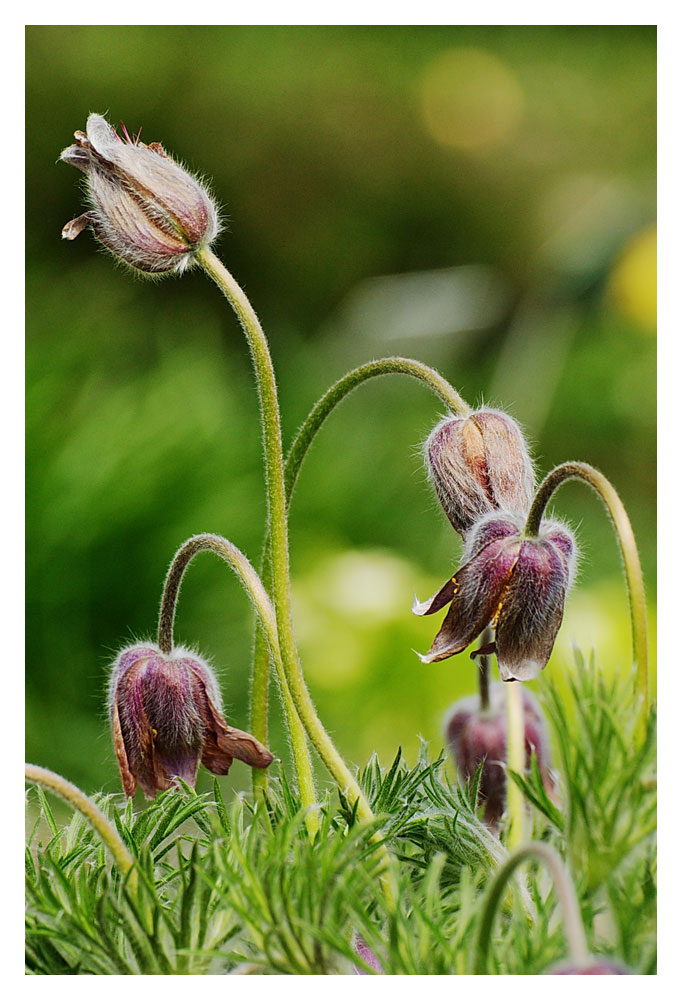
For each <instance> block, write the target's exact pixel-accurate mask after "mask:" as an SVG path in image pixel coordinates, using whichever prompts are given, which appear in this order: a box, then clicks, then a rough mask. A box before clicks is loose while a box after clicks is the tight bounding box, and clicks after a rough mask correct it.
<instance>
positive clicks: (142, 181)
mask: <svg viewBox="0 0 682 1000" xmlns="http://www.w3.org/2000/svg"><path fill="white" fill-rule="evenodd" d="M124 135H125V138H124V139H121V138H120V137H119V136H118V135H117V133H116V131H115V129H113V128H112V127H111V125H109V123H108V122H107V121H106V120H105V119H104V118H103V117H102V116H101V115H96V114H91V115H89V117H88V121H87V126H86V132H81V131H78V132H76V133H75V139H76V142H75V144H74V145H72V146H68V147H67V148H66V149H64V150H62V153H61V159H62V160H64V162H65V163H70V164H71V165H72V166H74V167H77V168H78V169H79V170H82V171H83V173H84V174H85V177H86V182H87V193H88V200H89V202H90V204H91V206H92V207H91V210H90V211H88V212H85V213H84V214H83V215H80V216H78V218H76V219H72V220H71V222H67V224H66V225H65V226H64V228H63V229H62V236H63V238H64V239H67V240H73V239H75V238H76V237H77V236H78V235H79V234H80V233H82V232H83V230H84V229H85V228H86V226H88V225H89V226H92V229H93V232H94V234H95V236H96V237H97V239H98V240H99V241H100V242H101V243H103V244H104V246H105V247H107V249H108V250H111V252H112V253H113V254H114V255H115V256H116V257H118V258H119V259H120V260H123V261H125V262H126V263H127V264H130V265H131V266H132V267H134V268H137V269H138V270H139V271H144V272H146V273H148V274H160V273H163V272H165V271H176V272H181V271H183V270H184V269H185V268H186V267H187V266H188V264H190V263H191V261H192V259H193V255H194V253H195V252H196V251H197V250H198V249H200V248H201V247H202V246H207V245H208V244H210V243H211V242H212V240H214V239H215V237H216V236H217V234H218V229H219V225H218V214H217V211H216V207H215V205H214V203H213V201H212V200H211V198H210V196H209V194H208V192H207V191H206V189H205V188H204V186H203V185H202V184H200V183H199V181H197V180H196V179H195V178H194V177H192V176H191V174H189V173H187V171H186V170H184V169H183V168H182V167H181V166H180V165H179V164H177V163H175V161H174V160H172V159H171V158H170V157H169V156H168V154H167V153H166V152H165V150H164V148H163V146H162V145H161V144H160V143H158V142H153V143H150V145H146V144H145V143H143V142H140V141H139V139H131V138H130V137H129V135H128V133H127V132H126V131H125V129H124Z"/></svg>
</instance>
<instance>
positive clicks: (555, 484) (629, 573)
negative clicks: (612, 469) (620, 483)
mask: <svg viewBox="0 0 682 1000" xmlns="http://www.w3.org/2000/svg"><path fill="white" fill-rule="evenodd" d="M569 479H582V480H583V481H584V482H586V483H587V484H588V485H589V486H591V487H592V489H593V490H594V491H595V492H596V493H597V494H598V495H599V497H600V499H601V500H602V502H603V504H604V506H605V507H606V510H607V511H608V513H609V516H610V518H611V522H612V524H613V527H614V529H615V532H616V536H617V538H618V543H619V545H620V551H621V555H622V558H623V565H624V567H625V580H626V583H627V589H628V599H629V603H630V619H631V623H632V655H633V661H634V669H635V690H636V691H637V693H638V696H639V702H640V706H639V707H640V716H639V725H638V728H639V732H640V734H641V735H642V736H643V735H644V733H645V732H646V724H647V718H648V714H649V662H648V650H647V617H646V598H645V595H644V580H643V578H642V566H641V563H640V561H639V553H638V551H637V543H636V541H635V536H634V534H633V531H632V525H631V524H630V519H629V517H628V515H627V512H626V510H625V507H624V506H623V502H622V500H621V499H620V497H619V496H618V494H617V493H616V491H615V489H614V488H613V486H612V485H611V483H610V482H609V481H608V479H607V478H606V476H604V475H603V474H602V473H601V472H599V471H598V470H597V469H595V468H594V467H593V466H591V465H588V464H587V463H586V462H564V463H563V464H562V465H558V466H557V467H556V469H553V470H552V471H551V472H550V473H549V475H547V476H546V477H545V479H544V480H543V481H542V483H541V484H540V486H539V487H538V490H537V493H536V494H535V498H534V500H533V503H532V505H531V508H530V512H529V514H528V521H527V523H526V529H525V533H526V535H531V536H534V535H537V533H538V531H539V530H540V524H541V522H542V516H543V514H544V512H545V508H546V507H547V504H548V503H549V500H550V498H551V496H552V494H553V493H554V491H555V490H557V489H558V488H559V486H561V485H562V483H565V482H566V481H567V480H569Z"/></svg>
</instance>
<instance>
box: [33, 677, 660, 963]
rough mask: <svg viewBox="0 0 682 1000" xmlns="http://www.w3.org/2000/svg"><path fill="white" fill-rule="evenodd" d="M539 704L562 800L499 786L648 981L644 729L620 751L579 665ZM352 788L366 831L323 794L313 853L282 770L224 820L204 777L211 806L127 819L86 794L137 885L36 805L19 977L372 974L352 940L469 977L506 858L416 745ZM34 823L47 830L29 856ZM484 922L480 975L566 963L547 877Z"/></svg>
mask: <svg viewBox="0 0 682 1000" xmlns="http://www.w3.org/2000/svg"><path fill="white" fill-rule="evenodd" d="M546 707H547V711H548V715H549V718H550V724H551V727H552V729H553V730H554V736H555V739H556V746H557V749H558V764H559V769H560V776H559V789H560V796H561V805H560V806H558V805H557V804H555V803H554V802H552V801H551V800H550V799H549V798H548V797H547V795H546V792H545V791H544V788H543V786H542V782H541V781H540V778H539V773H538V772H537V770H533V772H532V773H531V775H530V777H528V778H524V777H521V776H519V775H515V776H514V778H515V780H516V781H517V782H518V783H519V784H520V786H521V787H522V788H523V790H524V792H525V794H526V797H527V799H528V800H529V802H530V803H532V809H533V822H534V836H535V837H537V838H540V839H544V840H546V841H548V842H550V843H552V844H553V845H554V846H555V847H556V848H557V849H558V850H559V851H560V852H561V853H562V854H563V856H564V857H565V858H566V860H567V862H568V864H569V866H570V867H571V869H572V871H573V874H574V877H575V878H576V883H577V886H578V891H579V895H580V900H581V905H582V910H583V918H584V920H585V925H586V930H587V934H588V939H589V942H590V947H591V949H592V950H593V951H594V952H595V953H599V952H602V953H606V954H610V955H615V956H618V957H619V958H620V959H621V960H624V961H625V962H626V963H628V964H629V965H630V967H631V968H632V969H633V970H635V971H637V972H640V973H652V972H653V971H654V969H655V950H654V949H655V945H654V921H655V885H654V882H655V862H654V854H653V819H654V815H655V812H654V810H655V784H654V781H653V777H652V774H653V753H654V751H653V726H652V728H651V731H650V732H649V733H648V734H647V739H646V741H645V742H644V744H643V745H642V744H641V741H640V742H639V744H638V743H636V742H635V741H634V739H633V733H632V726H631V724H630V722H629V720H630V718H631V717H632V718H634V713H633V711H632V706H631V699H630V697H629V695H628V694H627V692H626V690H625V688H624V687H623V686H622V685H620V684H618V683H617V682H613V683H608V684H607V683H606V682H605V681H604V680H603V678H601V677H600V676H599V674H598V673H597V671H596V670H595V669H594V668H593V667H591V668H585V669H583V670H582V671H581V672H580V673H579V674H578V675H576V678H575V679H574V680H573V681H572V687H571V694H570V696H569V697H568V698H566V697H564V696H560V694H559V692H558V691H557V689H556V687H554V686H553V685H551V684H550V685H548V691H547V696H546ZM632 725H634V723H633V724H632ZM634 747H637V749H633V748H634ZM361 780H362V784H363V786H364V788H365V791H366V793H367V795H368V797H369V799H370V801H371V803H372V806H373V809H374V810H375V813H376V816H377V821H376V824H375V825H373V826H368V825H364V824H360V823H358V822H357V821H356V816H355V811H354V809H353V808H351V806H350V805H349V803H348V802H347V801H346V800H345V799H344V798H343V796H339V795H338V793H337V792H333V793H332V792H330V793H328V795H327V796H326V798H325V801H324V802H323V803H322V805H321V807H320V810H319V831H318V833H317V835H316V836H315V838H314V839H313V840H311V839H310V836H309V834H308V831H307V829H306V825H305V817H304V815H303V813H302V810H301V808H300V802H299V801H298V799H297V797H296V795H295V794H294V792H293V791H292V789H291V788H290V786H289V784H288V782H287V779H286V775H285V774H284V773H283V772H282V773H281V774H280V775H279V776H278V777H274V778H273V779H272V780H271V782H270V787H269V791H268V794H267V796H265V797H264V798H263V799H262V800H260V801H259V802H258V803H257V804H256V805H254V804H253V803H252V802H250V801H249V799H248V798H247V797H239V798H236V799H235V801H234V802H233V803H232V804H231V806H230V807H229V808H227V807H226V805H225V803H224V801H223V798H222V796H221V792H220V786H219V784H218V782H217V781H216V782H215V784H214V789H213V794H205V795H200V796H198V795H196V794H195V793H194V792H193V791H192V790H191V789H189V788H188V787H187V786H184V787H182V788H180V789H178V790H172V791H169V792H165V793H163V794H162V795H160V796H159V797H158V799H157V800H156V801H155V802H153V803H152V804H150V805H149V806H147V807H146V808H145V809H144V810H143V811H142V812H140V813H138V814H135V813H134V812H133V808H132V803H130V802H128V804H127V805H126V806H125V808H124V809H123V811H122V812H120V813H119V811H118V808H117V800H116V798H114V797H108V798H106V799H101V800H100V805H101V807H102V808H103V809H104V811H105V812H106V813H107V814H108V815H110V816H111V817H112V818H113V820H114V821H115V823H116V825H117V828H118V830H119V833H120V835H121V837H122V838H123V839H124V841H125V842H126V844H127V846H128V847H129V849H130V851H131V853H132V854H133V855H134V857H135V858H136V860H137V863H138V871H139V882H138V888H137V889H134V888H133V887H131V885H130V884H129V882H128V883H127V884H125V883H123V882H122V880H121V878H120V876H119V874H118V872H117V871H116V870H115V869H112V868H111V866H110V863H109V859H108V857H107V855H106V854H105V850H104V848H103V846H102V844H101V842H100V841H99V839H98V838H97V836H96V835H95V834H94V833H93V831H92V830H91V828H90V827H89V826H88V825H87V824H86V823H85V821H84V820H83V819H82V818H81V817H80V816H74V818H73V819H72V820H71V822H70V823H69V825H68V826H67V827H66V828H65V829H64V830H61V831H60V830H59V828H58V826H57V824H56V822H55V820H54V817H53V814H52V812H51V811H50V807H49V804H48V802H47V801H46V799H45V798H44V796H43V795H42V794H41V793H40V792H38V796H39V803H40V816H39V819H38V821H37V823H36V828H35V829H34V832H33V834H32V835H31V837H30V838H29V845H28V848H27V862H26V863H27V886H28V888H27V895H28V907H27V970H28V972H29V973H30V974H35V975H77V974H95V975H101V974H105V975H139V974H146V975H159V974H160V975H198V974H213V975H220V974H228V973H229V974H249V973H257V974H292V975H307V974H344V973H352V972H353V971H354V969H362V970H363V971H366V972H371V971H372V970H371V969H370V968H369V966H366V965H365V964H364V963H363V961H362V959H361V958H360V956H359V953H358V951H357V949H356V940H357V937H358V936H360V937H361V938H362V939H363V940H364V942H365V944H366V945H367V946H368V947H369V948H370V949H371V950H372V952H373V953H374V955H375V956H376V958H377V959H378V961H379V962H380V963H381V967H382V969H383V970H384V972H386V973H388V974H394V975H412V974H422V975H453V974H467V973H470V972H471V969H472V962H473V957H474V956H473V954H472V942H473V941H475V940H476V932H477V927H478V925H479V922H480V918H481V913H482V905H483V902H484V900H485V898H486V893H487V888H488V884H489V882H490V878H491V876H492V875H493V874H494V872H495V870H496V868H497V867H498V865H499V863H500V862H501V861H502V860H503V859H504V858H505V857H506V851H505V848H504V846H503V841H504V830H503V831H502V840H500V839H498V838H497V837H495V836H493V835H492V834H491V833H490V831H489V830H488V829H487V827H486V826H485V825H484V824H483V823H482V821H481V820H480V819H479V818H478V815H477V794H478V782H477V781H476V780H474V781H473V782H471V783H470V784H469V785H468V786H467V787H466V788H461V787H458V786H456V785H453V784H452V783H451V781H450V780H449V778H448V776H447V773H446V764H445V760H444V758H443V757H442V756H440V757H438V758H437V759H436V760H435V761H434V760H429V757H428V753H427V748H426V747H425V746H424V747H422V751H421V753H420V756H419V759H418V761H417V763H416V765H415V766H414V767H409V766H408V764H407V763H406V762H405V761H404V760H403V758H402V756H401V753H400V752H398V754H397V756H396V758H395V760H394V761H393V763H392V765H391V766H390V767H389V768H388V769H383V768H382V767H381V766H380V764H379V762H378V760H377V759H376V758H373V759H372V760H371V761H370V762H369V764H368V765H367V767H366V768H365V769H364V771H363V772H362V774H361ZM31 795H33V793H31ZM39 824H40V825H41V826H44V824H47V825H48V827H49V829H50V831H51V838H50V839H49V841H48V842H47V843H46V844H44V845H43V844H42V843H41V842H39V840H38V836H37V832H36V831H37V829H38V825H39ZM380 842H384V843H386V845H387V846H388V848H389V850H390V853H391V857H392V861H391V867H390V869H389V870H388V871H387V870H386V869H385V868H384V867H383V865H384V862H383V860H382V852H381V851H380V850H379V849H378V847H379V843H380ZM391 899H392V900H394V901H396V902H395V904H393V903H391V902H390V900H391ZM501 911H502V912H501V913H500V914H499V915H498V919H497V921H496V925H495V930H494V932H493V933H494V936H495V939H494V941H493V942H492V949H491V952H492V956H493V958H492V961H491V971H492V972H494V973H497V974H527V975H528V974H530V975H533V974H538V973H541V972H543V971H545V970H546V969H547V968H548V967H549V966H551V965H552V964H553V963H555V962H557V961H559V960H561V959H562V958H563V957H564V955H565V944H564V940H563V932H562V928H561V921H560V920H557V919H556V898H555V894H554V891H553V888H552V886H551V882H550V881H549V879H548V878H547V876H546V873H544V872H542V871H540V870H535V869H533V870H532V872H529V873H528V875H527V877H525V878H524V879H522V880H520V881H519V882H517V884H516V887H515V889H514V891H511V890H510V891H509V892H508V893H507V896H506V897H505V901H504V904H503V906H502V907H501Z"/></svg>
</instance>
